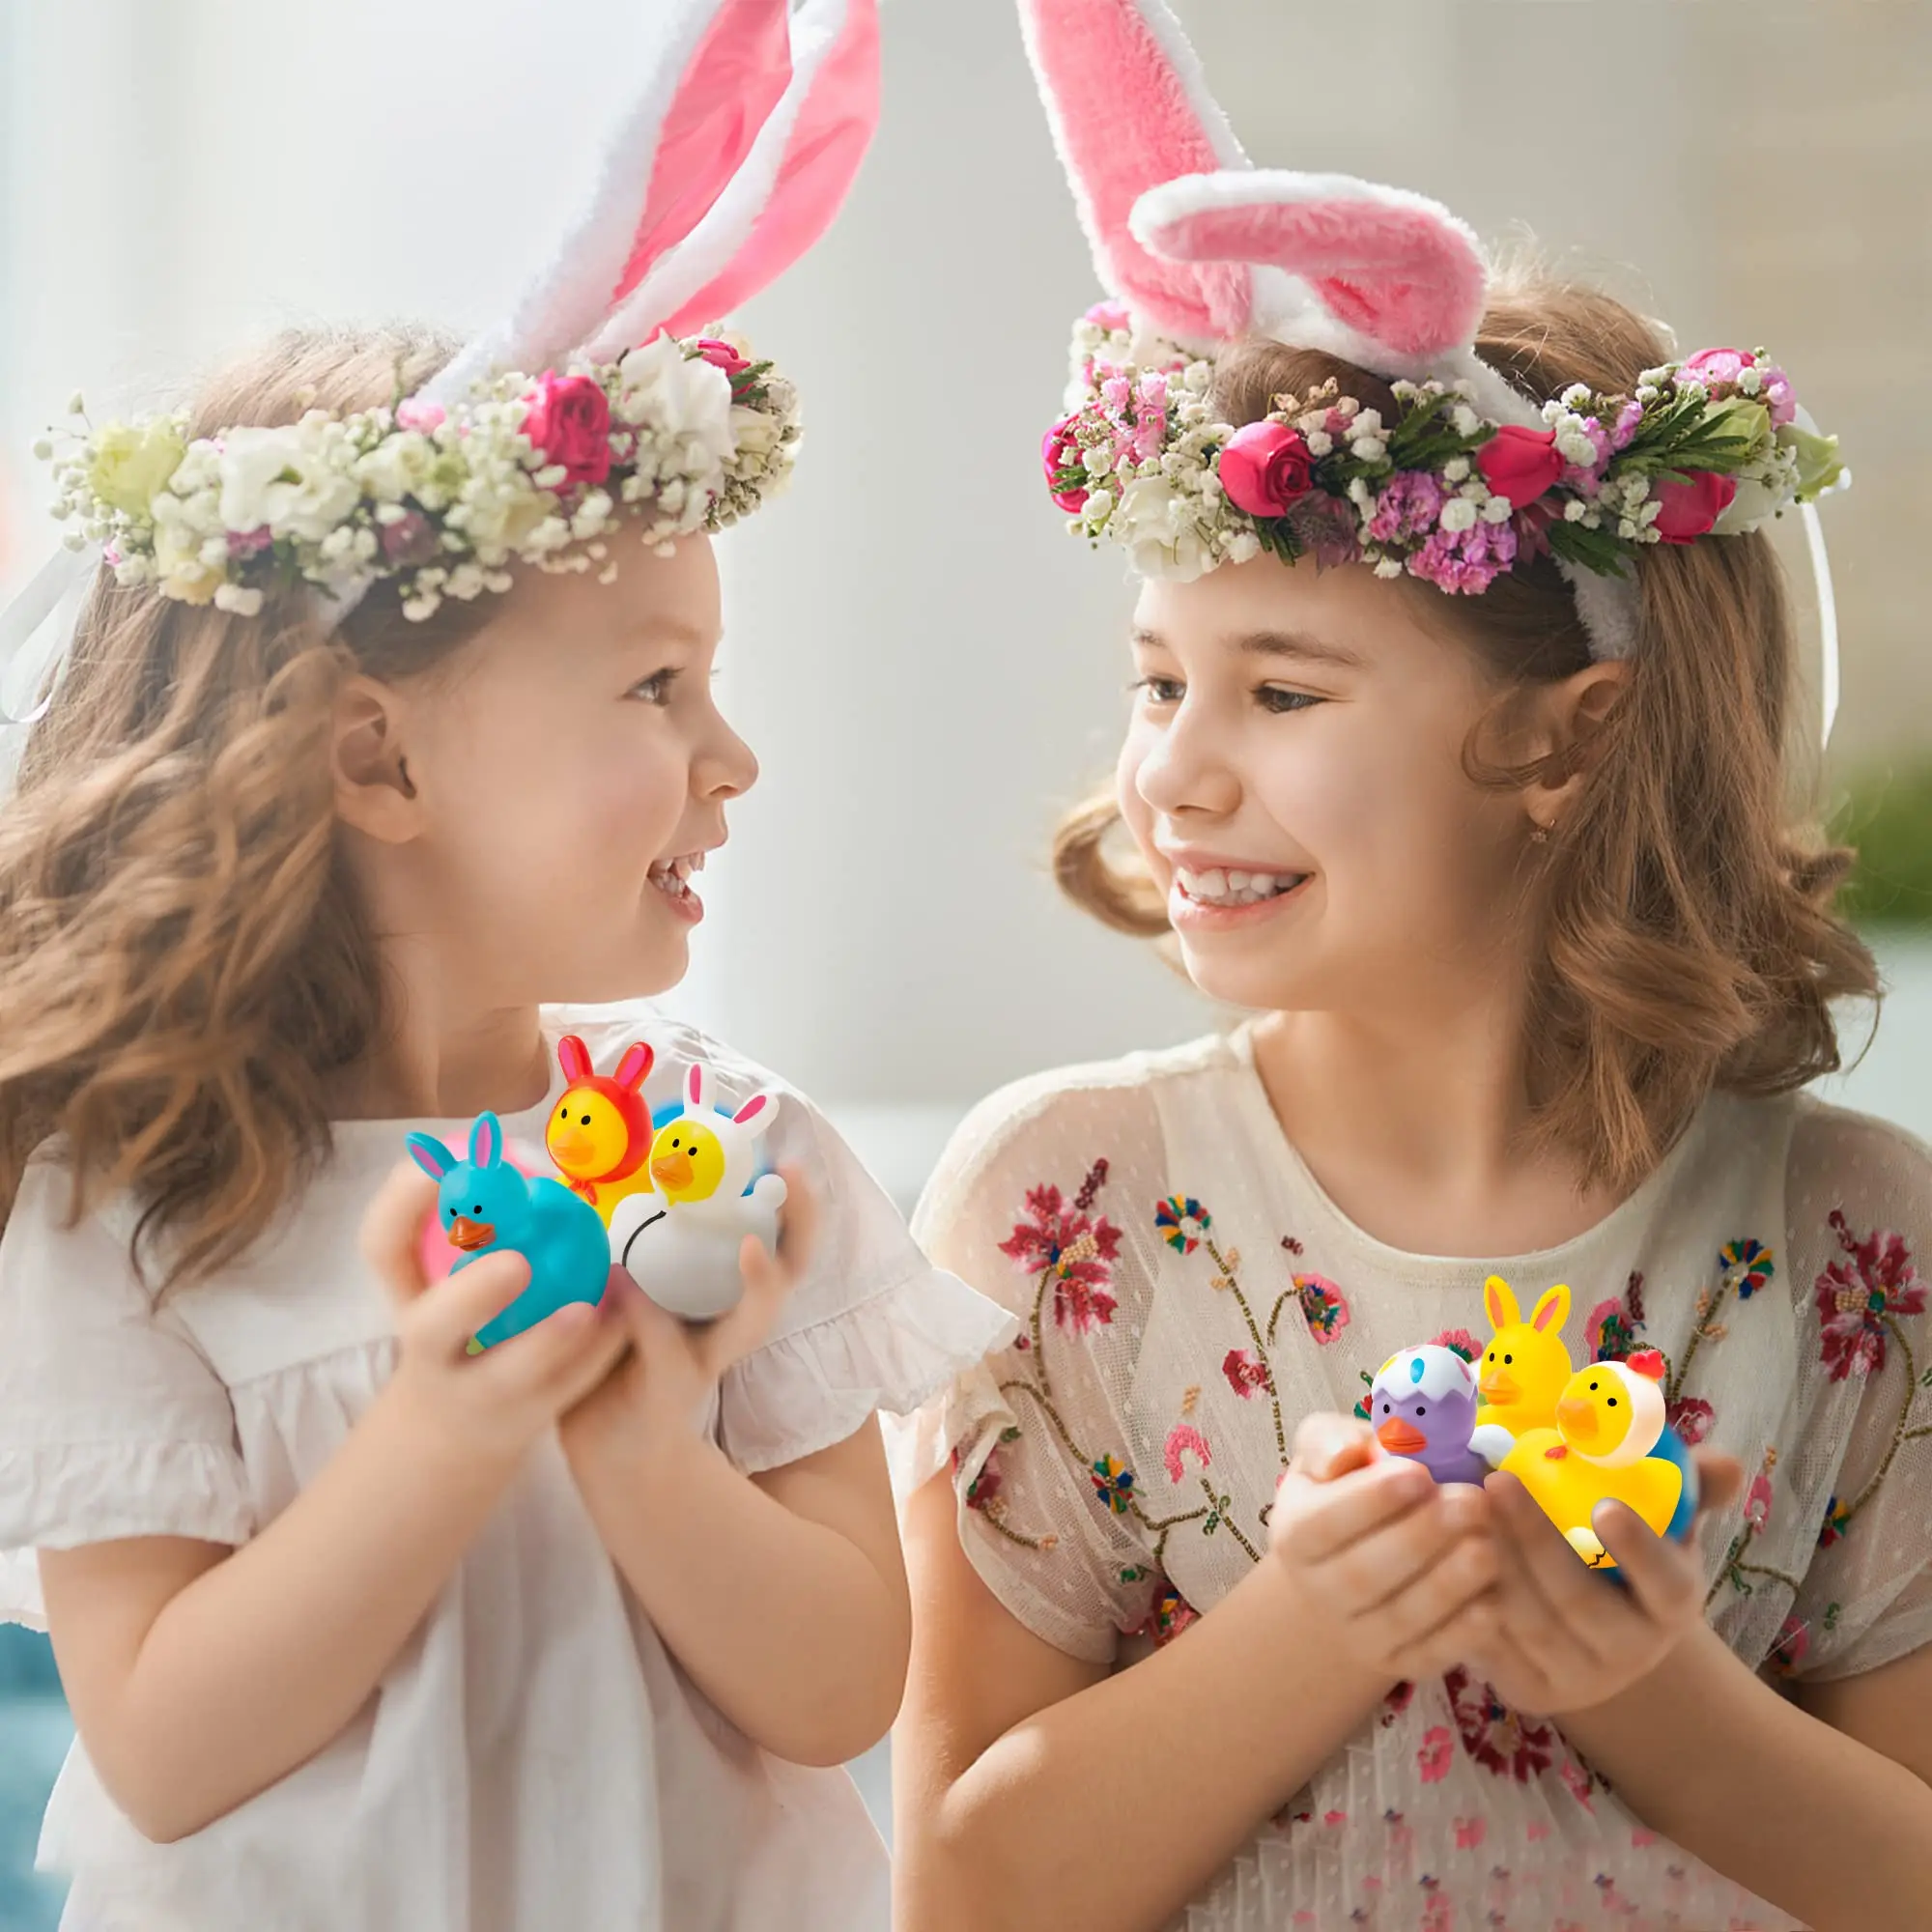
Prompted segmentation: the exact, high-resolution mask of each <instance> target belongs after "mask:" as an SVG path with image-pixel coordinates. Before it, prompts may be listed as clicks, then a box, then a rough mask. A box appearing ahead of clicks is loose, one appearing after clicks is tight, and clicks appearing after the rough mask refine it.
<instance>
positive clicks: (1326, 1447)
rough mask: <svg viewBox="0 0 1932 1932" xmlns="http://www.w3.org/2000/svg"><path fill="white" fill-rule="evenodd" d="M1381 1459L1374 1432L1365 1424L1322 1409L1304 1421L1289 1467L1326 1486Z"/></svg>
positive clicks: (1353, 1418)
mask: <svg viewBox="0 0 1932 1932" xmlns="http://www.w3.org/2000/svg"><path fill="white" fill-rule="evenodd" d="M1376 1461H1378V1457H1377V1455H1376V1435H1375V1431H1374V1430H1372V1429H1371V1428H1370V1427H1369V1425H1368V1424H1367V1423H1366V1422H1363V1421H1362V1420H1360V1419H1359V1418H1358V1417H1356V1416H1352V1415H1331V1414H1329V1413H1328V1412H1327V1411H1325V1410H1321V1411H1318V1412H1317V1413H1316V1414H1314V1415H1305V1416H1303V1417H1302V1418H1301V1422H1300V1424H1299V1426H1298V1427H1297V1428H1296V1430H1295V1432H1294V1450H1293V1458H1292V1461H1291V1464H1290V1466H1291V1467H1293V1468H1294V1469H1295V1470H1297V1471H1298V1472H1299V1473H1300V1474H1302V1475H1304V1476H1306V1477H1308V1479H1309V1480H1310V1481H1311V1482H1316V1483H1326V1482H1330V1481H1332V1480H1333V1479H1334V1478H1335V1477H1337V1476H1339V1475H1342V1474H1344V1473H1345V1472H1346V1471H1348V1470H1350V1469H1365V1468H1367V1467H1368V1465H1369V1464H1370V1463H1373V1462H1376Z"/></svg>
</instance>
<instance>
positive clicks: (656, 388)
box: [617, 335, 731, 469]
mask: <svg viewBox="0 0 1932 1932" xmlns="http://www.w3.org/2000/svg"><path fill="white" fill-rule="evenodd" d="M617 391H618V413H619V414H620V415H621V416H622V417H623V419H624V420H625V421H626V422H629V423H636V424H637V425H638V426H639V428H640V429H642V430H644V431H645V433H646V434H649V433H651V432H653V431H655V432H656V433H658V434H659V435H665V434H668V435H670V436H672V437H676V438H681V439H692V440H696V441H697V442H698V443H699V444H700V445H701V446H702V447H703V448H704V450H705V451H706V452H707V453H708V455H709V457H710V460H711V461H710V467H711V468H713V469H719V468H722V467H723V465H724V464H725V460H726V459H727V458H728V457H729V456H730V454H731V382H730V378H729V377H727V376H726V375H725V372H724V370H722V369H719V368H716V367H714V366H713V365H712V364H711V363H709V362H707V361H705V360H704V359H703V357H702V356H687V355H685V353H684V351H683V350H682V349H681V348H679V347H678V345H677V344H676V343H675V342H674V341H672V340H671V338H670V337H669V336H668V335H660V336H659V337H657V339H656V340H655V341H652V342H647V343H645V344H644V346H643V347H642V348H641V349H634V350H632V351H631V353H630V354H629V355H627V356H625V357H624V359H623V361H622V362H620V363H619V364H618V365H617Z"/></svg>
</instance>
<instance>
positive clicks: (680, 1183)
mask: <svg viewBox="0 0 1932 1932" xmlns="http://www.w3.org/2000/svg"><path fill="white" fill-rule="evenodd" d="M692 1171H693V1170H692V1165H691V1156H690V1155H689V1154H688V1153H685V1152H684V1151H682V1150H680V1151H678V1152H676V1153H661V1154H658V1155H656V1156H655V1157H654V1158H653V1160H652V1161H651V1179H653V1180H655V1181H656V1182H657V1184H658V1185H659V1186H660V1187H662V1188H665V1189H667V1190H670V1189H674V1188H680V1187H689V1186H690V1185H691V1176H692Z"/></svg>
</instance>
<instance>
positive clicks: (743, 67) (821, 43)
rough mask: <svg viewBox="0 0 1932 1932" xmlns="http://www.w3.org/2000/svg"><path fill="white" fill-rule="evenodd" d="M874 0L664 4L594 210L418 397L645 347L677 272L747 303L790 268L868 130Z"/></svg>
mask: <svg viewBox="0 0 1932 1932" xmlns="http://www.w3.org/2000/svg"><path fill="white" fill-rule="evenodd" d="M875 4H876V0H805V5H804V6H803V7H802V8H801V9H800V10H799V12H798V13H797V14H794V13H793V12H792V9H791V7H790V5H789V0H670V4H669V5H668V9H667V17H666V21H665V26H664V29H663V33H662V35H661V37H660V40H659V43H658V47H657V51H656V53H655V55H654V57H653V59H652V62H651V65H650V71H649V72H648V73H647V75H646V77H645V79H644V81H643V84H642V86H641V88H640V90H639V97H638V99H637V102H636V104H635V106H634V107H633V108H632V110H631V113H630V114H629V116H628V117H627V118H626V119H625V121H624V123H623V125H622V126H621V127H620V128H619V129H618V131H617V135H616V138H615V140H614V141H613V142H612V145H611V153H610V155H609V156H608V158H607V160H606V162H605V166H604V171H603V174H602V176H601V178H600V180H599V183H598V186H597V189H596V192H595V194H594V195H593V197H592V199H591V203H590V206H589V207H588V209H587V210H586V211H585V213H584V214H583V215H582V218H581V219H580V220H579V221H578V223H577V224H576V226H575V227H574V228H573V229H572V230H571V231H570V232H569V234H568V235H567V236H566V237H565V239H564V241H563V242H562V243H561V245H560V246H559V247H558V248H557V249H556V251H555V253H554V256H553V257H552V259H551V261H550V264H549V266H548V267H547V268H546V269H545V270H544V271H543V273H542V274H540V275H539V276H538V277H537V278H536V280H535V281H534V282H533V283H532V284H531V285H530V287H529V289H528V290H527V292H526V294H525V295H524V297H523V298H522V299H521V300H520V301H519V302H518V304H517V306H516V308H515V309H514V311H513V312H512V313H511V314H510V316H509V317H508V318H507V319H506V320H505V321H503V322H501V323H499V324H498V325H497V327H494V328H491V329H489V330H487V331H486V332H485V333H483V334H482V335H479V336H478V337H477V338H476V339H475V340H474V341H472V342H471V343H470V344H469V346H468V347H467V348H466V349H465V350H464V351H463V352H462V353H461V354H460V355H458V356H457V357H456V358H455V359H454V360H453V361H452V362H451V363H450V364H449V365H448V366H447V367H446V368H445V369H443V370H442V371H441V372H440V374H439V375H438V376H436V377H435V378H434V379H433V380H432V381H431V382H430V383H429V384H427V385H426V386H425V387H424V389H423V390H422V392H421V396H420V398H419V400H421V401H424V402H432V403H440V404H443V405H447V404H449V403H452V402H454V401H457V400H459V399H460V398H461V397H463V396H464V395H465V394H467V393H468V391H469V388H470V386H471V385H472V384H474V383H476V382H477V381H479V380H481V379H484V378H487V377H488V376H489V375H490V374H492V373H493V372H494V371H496V370H499V369H512V368H513V369H519V370H522V371H524V372H526V373H528V374H535V373H537V372H539V371H540V370H542V369H545V368H547V367H551V366H554V364H556V363H558V362H560V361H561V360H563V359H564V357H565V356H567V355H570V354H571V353H572V352H573V351H580V350H582V351H586V352H588V353H591V354H593V355H616V354H621V353H622V352H623V351H625V350H628V349H631V348H635V347H636V346H637V345H638V344H639V343H641V342H644V341H647V340H648V339H649V338H650V337H652V336H653V335H655V334H657V333H658V331H659V330H660V329H661V328H663V327H665V326H666V325H667V324H669V323H673V322H676V321H678V320H680V318H679V316H678V315H677V314H675V313H674V310H676V309H677V308H679V307H681V306H682V304H681V303H679V302H678V301H676V300H674V299H673V290H672V288H671V286H670V285H669V283H668V280H667V278H666V272H665V271H666V270H668V266H669V265H670V264H671V263H672V262H676V263H678V264H680V265H684V266H683V267H681V269H680V270H679V271H678V276H677V277H674V278H672V279H681V280H683V281H688V282H689V283H690V284H691V286H690V288H689V290H688V291H687V293H688V294H690V295H701V296H705V297H709V296H710V294H711V289H712V286H715V285H717V284H720V283H721V282H724V281H726V280H728V281H729V283H730V287H729V288H728V289H725V290H721V293H724V294H729V295H730V296H731V297H732V298H734V299H742V298H743V297H744V296H745V295H748V294H750V293H752V292H753V290H754V289H755V288H759V287H762V286H763V285H764V283H765V282H767V281H769V280H770V279H771V278H772V277H773V276H774V275H776V274H777V273H778V272H779V271H780V270H782V269H784V268H785V267H787V266H789V264H790V263H791V262H792V261H794V260H796V259H797V257H798V256H799V255H800V254H802V253H803V252H804V250H805V248H806V247H807V246H809V245H810V242H811V241H814V240H816V239H817V236H818V235H819V234H820V233H821V232H822V231H823V229H824V227H825V225H826V224H827V223H828V222H829V221H830V220H831V218H832V215H833V214H834V213H836V212H837V210H838V204H839V202H840V201H841V200H842V199H843V197H844V193H845V190H846V188H847V187H848V186H849V185H850V184H851V180H852V176H853V174H854V173H855V172H856V171H857V167H858V161H859V157H860V156H861V155H863V154H864V152H865V148H866V145H867V141H868V140H869V137H870V134H871V131H872V128H873V127H874V126H875V125H876V122H877V118H878V75H877V26H876V16H875V11H874V10H875ZM828 16H836V17H833V18H832V19H831V22H830V25H829V26H828V25H827V24H826V23H827V19H828ZM868 49H869V56H868ZM821 81H822V82H823V83H824V84H823V85H820V84H819V83H820V82H821ZM721 215H722V216H723V217H724V218H723V219H720V218H719V217H721ZM719 312H722V309H721V310H720V311H719Z"/></svg>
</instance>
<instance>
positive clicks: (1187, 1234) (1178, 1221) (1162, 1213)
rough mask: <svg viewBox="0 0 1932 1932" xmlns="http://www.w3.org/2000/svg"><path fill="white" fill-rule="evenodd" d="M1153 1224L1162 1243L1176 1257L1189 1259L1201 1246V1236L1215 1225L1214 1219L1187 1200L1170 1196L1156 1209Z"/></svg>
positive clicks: (1200, 1206) (1197, 1205) (1201, 1208)
mask: <svg viewBox="0 0 1932 1932" xmlns="http://www.w3.org/2000/svg"><path fill="white" fill-rule="evenodd" d="M1153 1222H1154V1226H1155V1227H1156V1228H1158V1229H1159V1230H1160V1237H1161V1239H1162V1240H1164V1241H1165V1242H1166V1243H1167V1245H1168V1246H1169V1247H1170V1248H1172V1249H1173V1250H1174V1251H1175V1253H1176V1254H1178V1255H1191V1254H1192V1253H1193V1252H1194V1250H1195V1249H1196V1248H1198V1247H1199V1246H1200V1245H1201V1236H1203V1235H1205V1234H1206V1233H1207V1232H1208V1229H1209V1228H1211V1227H1212V1226H1213V1225H1214V1217H1213V1216H1212V1215H1211V1214H1209V1213H1208V1210H1207V1208H1204V1207H1202V1205H1201V1204H1200V1202H1198V1201H1196V1200H1194V1199H1192V1198H1191V1197H1190V1196H1188V1195H1185V1194H1170V1195H1169V1196H1168V1197H1167V1199H1166V1200H1165V1201H1162V1202H1160V1203H1158V1204H1157V1205H1156V1206H1155V1208H1154V1210H1153Z"/></svg>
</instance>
